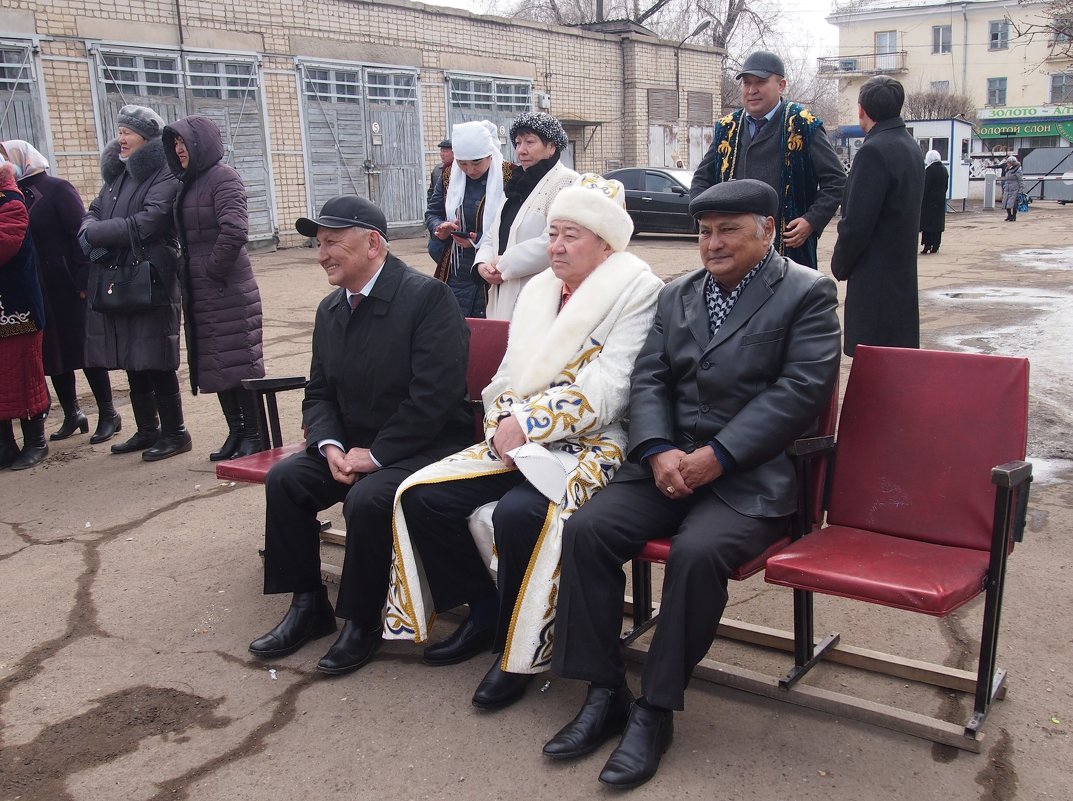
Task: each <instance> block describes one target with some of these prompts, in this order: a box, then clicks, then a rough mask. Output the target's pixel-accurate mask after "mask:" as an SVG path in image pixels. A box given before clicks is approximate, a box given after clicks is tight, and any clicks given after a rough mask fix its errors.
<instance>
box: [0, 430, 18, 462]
mask: <svg viewBox="0 0 1073 801" xmlns="http://www.w3.org/2000/svg"><path fill="white" fill-rule="evenodd" d="M18 455H19V446H18V443H16V442H15V431H14V429H12V428H11V421H10V420H0V470H5V469H7V468H9V467H11V464H12V463H13V462H14V461H15V459H16V458H17V457H18Z"/></svg>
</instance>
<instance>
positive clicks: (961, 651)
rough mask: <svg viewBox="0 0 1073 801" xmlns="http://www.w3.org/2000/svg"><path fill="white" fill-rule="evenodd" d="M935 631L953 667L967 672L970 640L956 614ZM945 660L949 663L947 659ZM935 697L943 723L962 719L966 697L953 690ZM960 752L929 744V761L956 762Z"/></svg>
mask: <svg viewBox="0 0 1073 801" xmlns="http://www.w3.org/2000/svg"><path fill="white" fill-rule="evenodd" d="M939 631H940V632H941V633H942V635H943V639H944V640H946V644H947V648H948V649H949V650H948V654H949V657H950V659H952V660H953V662H954V664H953V667H955V668H957V669H958V670H969V669H971V667H972V666H973V664H974V660H973V657H974V655H975V651H974V650H973V637H972V635H970V634H969V632H968V630H967V629H966V628H965V625H964V624H963V623H962V622H961V619H960V617H959V616H958V615H957V613H953V614H949V615H947V616H946V617H944V618H942V619H941V620H940V621H939ZM948 661H949V660H948ZM935 692H936V693H937V694H938V698H939V710H938V711H937V712H936V717H938V718H942V719H943V720H964V719H966V717H967V715H968V711H967V707H966V704H965V699H966V698H967V697H968V696H966V695H965V694H964V693H960V692H958V691H957V690H948V689H946V688H944V687H936V688H935ZM959 753H960V750H959V749H958V748H956V747H954V746H952V745H944V744H943V743H932V746H931V758H932V759H933V760H934V761H936V762H941V763H947V762H953V761H954V760H955V759H957V757H958V754H959Z"/></svg>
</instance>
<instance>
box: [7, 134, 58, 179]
mask: <svg viewBox="0 0 1073 801" xmlns="http://www.w3.org/2000/svg"><path fill="white" fill-rule="evenodd" d="M0 147H3V149H4V153H5V154H6V155H7V159H8V161H10V162H11V164H12V165H13V166H14V167H15V178H16V179H22V178H25V177H27V176H28V175H36V174H37V173H39V172H44V171H45V170H47V169H48V159H46V158H45V157H44V156H42V155H41V153H40V152H39V151H38V150H37V148H36V147H34V146H33V145H31V144H30V143H29V142H27V141H26V140H25V139H8V140H7V141H6V142H3V143H0Z"/></svg>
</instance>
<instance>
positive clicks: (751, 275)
mask: <svg viewBox="0 0 1073 801" xmlns="http://www.w3.org/2000/svg"><path fill="white" fill-rule="evenodd" d="M689 209H690V211H691V212H692V213H693V216H694V217H696V218H697V223H698V227H699V229H700V237H699V240H700V256H701V260H702V261H703V263H704V268H703V269H701V270H697V271H695V272H692V273H689V274H687V275H684V276H682V277H681V278H679V279H677V280H676V281H673V282H672V283H670V284H668V285H667V286H666V287H665V288H664V289H663V291H662V292H661V293H660V296H659V301H658V303H657V308H656V320H655V323H654V324H653V326H652V331H651V333H650V334H649V336H648V339H647V341H646V342H645V344H644V346H643V347H642V348H641V352H640V355H638V357H637V360H636V362H635V363H634V368H633V376H632V379H631V384H630V411H629V419H630V429H629V436H630V440H629V450H628V452H627V458H628V459H629V461H628V462H627V463H625V464H623V465H622V467H621V468H620V469H619V471H618V472H617V473H616V474H615V477H614V478H613V479H612V480H611V483H610V484H608V486H607V487H606V488H605V489H604V490H603V491H601V492H600V493H599V494H598V495H596V496H595V497H594V498H593V499H592V500H590V501H588V502H587V503H585V505H584V506H582V507H581V508H580V509H579V510H578V511H577V513H576V514H575V515H574V516H573V517H571V518H570V520H568V521H567V523H566V528H565V533H564V536H563V557H562V578H561V582H560V587H559V612H558V615H557V617H556V619H555V639H554V641H555V649H554V652H553V656H552V667H553V669H554V670H555V671H556V672H557V673H559V675H561V676H564V677H566V678H572V679H582V680H584V681H588V682H589V683H590V684H589V692H588V696H587V697H586V699H585V703H584V705H583V706H582V708H581V711H580V712H579V713H578V715H577V717H576V718H574V720H573V721H571V722H570V723H568V724H567V725H566V726H565V727H564V728H563V729H562V730H561V731H560V732H559V733H558V734H557V735H556V736H555V737H553V738H552V739H551V740H550V741H549V742H548V743H547V744H546V745H545V746H544V753H545V754H546V755H547V756H549V757H551V758H554V759H568V758H574V757H579V756H582V755H584V754H587V753H590V752H591V751H593V750H595V749H596V748H598V747H599V746H600V744H601V743H603V742H604V741H605V740H607V739H609V738H611V737H613V736H615V735H617V734H618V733H620V732H621V733H622V739H621V741H620V743H619V745H618V747H617V748H616V749H615V750H614V751H613V752H612V753H611V756H610V758H609V759H608V760H607V764H606V765H605V766H604V769H603V772H602V773H601V774H600V781H601V782H603V783H604V784H607V785H611V786H614V787H621V788H627V787H635V786H637V785H638V784H641V783H643V782H646V781H648V780H649V779H650V778H652V776H653V775H655V772H656V769H657V767H658V766H659V761H660V757H661V756H662V754H663V752H664V751H666V750H667V748H668V746H669V745H670V742H671V737H672V734H673V712H672V710H675V709H683V708H684V703H685V701H684V698H685V689H686V685H687V684H688V683H689V678H690V675H691V674H692V672H693V668H694V667H695V666H696V665H697V663H698V662H699V661H700V660H701V659H702V658H703V657H704V655H705V653H707V651H708V649H709V648H710V647H711V644H712V641H713V639H714V638H715V632H716V628H717V627H718V625H719V619H720V617H721V616H722V614H723V609H724V607H725V605H726V602H727V580H728V578H729V576H730V574H731V573H732V572H733V571H734V570H735V569H736V568H737V567H738V566H739V565H742V564H744V563H745V562H747V561H749V560H750V559H754V558H756V557H757V556H759V555H760V554H761V553H763V551H764V550H765V549H766V548H768V547H769V546H770V545H771V544H772V543H773V542H775V540H777V539H778V538H779V537H780V536H781V535H782V534H783V532H784V531H785V530H786V524H787V517H788V516H789V515H790V514H791V513H792V512H793V511H794V507H795V502H796V491H797V490H796V483H795V480H794V471H793V466H792V465H791V462H790V458H789V457H788V456H787V455H786V453H785V450H786V448H787V447H788V446H789V445H790V443H792V442H793V441H794V439H796V438H797V437H798V436H800V435H801V434H802V433H803V432H804V431H805V430H806V429H807V428H808V427H809V425H811V424H812V423H813V421H814V420H815V419H816V417H817V416H818V415H819V413H820V411H821V410H822V408H823V407H824V404H826V403H827V401H828V399H829V398H830V394H831V391H832V388H833V387H834V383H835V378H836V376H837V375H838V363H839V352H838V350H839V330H838V315H837V313H836V307H837V299H836V292H835V284H834V282H833V281H832V280H831V279H830V278H828V277H827V276H824V275H821V274H820V273H819V272H817V271H816V270H811V269H808V268H806V267H803V266H801V265H800V264H797V263H795V262H793V261H790V260H789V259H787V258H785V257H784V256H780V255H779V254H778V253H776V252H775V250H774V248H773V247H772V239H773V237H774V233H775V217H776V216H777V214H778V210H779V196H778V195H777V194H776V192H775V190H774V189H772V188H771V187H770V186H768V185H767V184H765V183H763V182H761V181H756V180H751V179H745V180H739V181H728V182H725V183H719V184H716V185H715V186H712V187H711V188H709V189H707V190H705V191H704V192H702V193H701V194H700V195H698V196H697V197H696V198H695V199H694V200H693V201H691V202H690V204H689ZM663 537H670V538H671V540H672V545H671V551H670V558H669V559H668V561H667V569H666V574H665V578H664V582H663V595H662V599H661V601H660V616H659V622H658V623H657V624H656V634H655V636H654V637H653V639H652V646H651V648H650V649H649V653H648V659H647V661H646V662H645V668H644V673H643V675H642V678H641V692H642V696H641V697H640V698H639V699H637V700H636V701H634V699H633V696H632V694H631V693H630V690H629V688H628V687H627V686H626V666H625V663H624V662H623V658H622V652H621V649H620V648H619V639H618V638H619V632H620V630H621V625H622V597H623V590H624V588H625V576H624V575H623V572H622V565H623V564H625V563H626V562H628V561H630V560H631V559H632V558H633V557H634V556H636V555H637V553H638V552H640V550H641V549H642V548H643V547H644V545H645V543H646V542H647V541H649V540H653V539H659V538H663Z"/></svg>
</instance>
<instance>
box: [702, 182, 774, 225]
mask: <svg viewBox="0 0 1073 801" xmlns="http://www.w3.org/2000/svg"><path fill="white" fill-rule="evenodd" d="M689 213H690V214H692V215H693V217H694V218H698V217H700V216H701V215H702V214H713V213H714V214H763V215H764V216H765V217H777V216H778V214H779V195H778V193H777V192H776V191H775V190H774V189H772V188H771V187H770V186H768V185H767V184H765V183H764V182H763V181H756V180H753V179H752V178H742V179H740V180H737V181H724V182H722V183H718V184H715V186H710V187H708V188H707V189H705V190H704V191H703V192H701V193H700V194H699V195H697V196H696V197H695V198H693V200H691V201H690V202H689Z"/></svg>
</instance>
